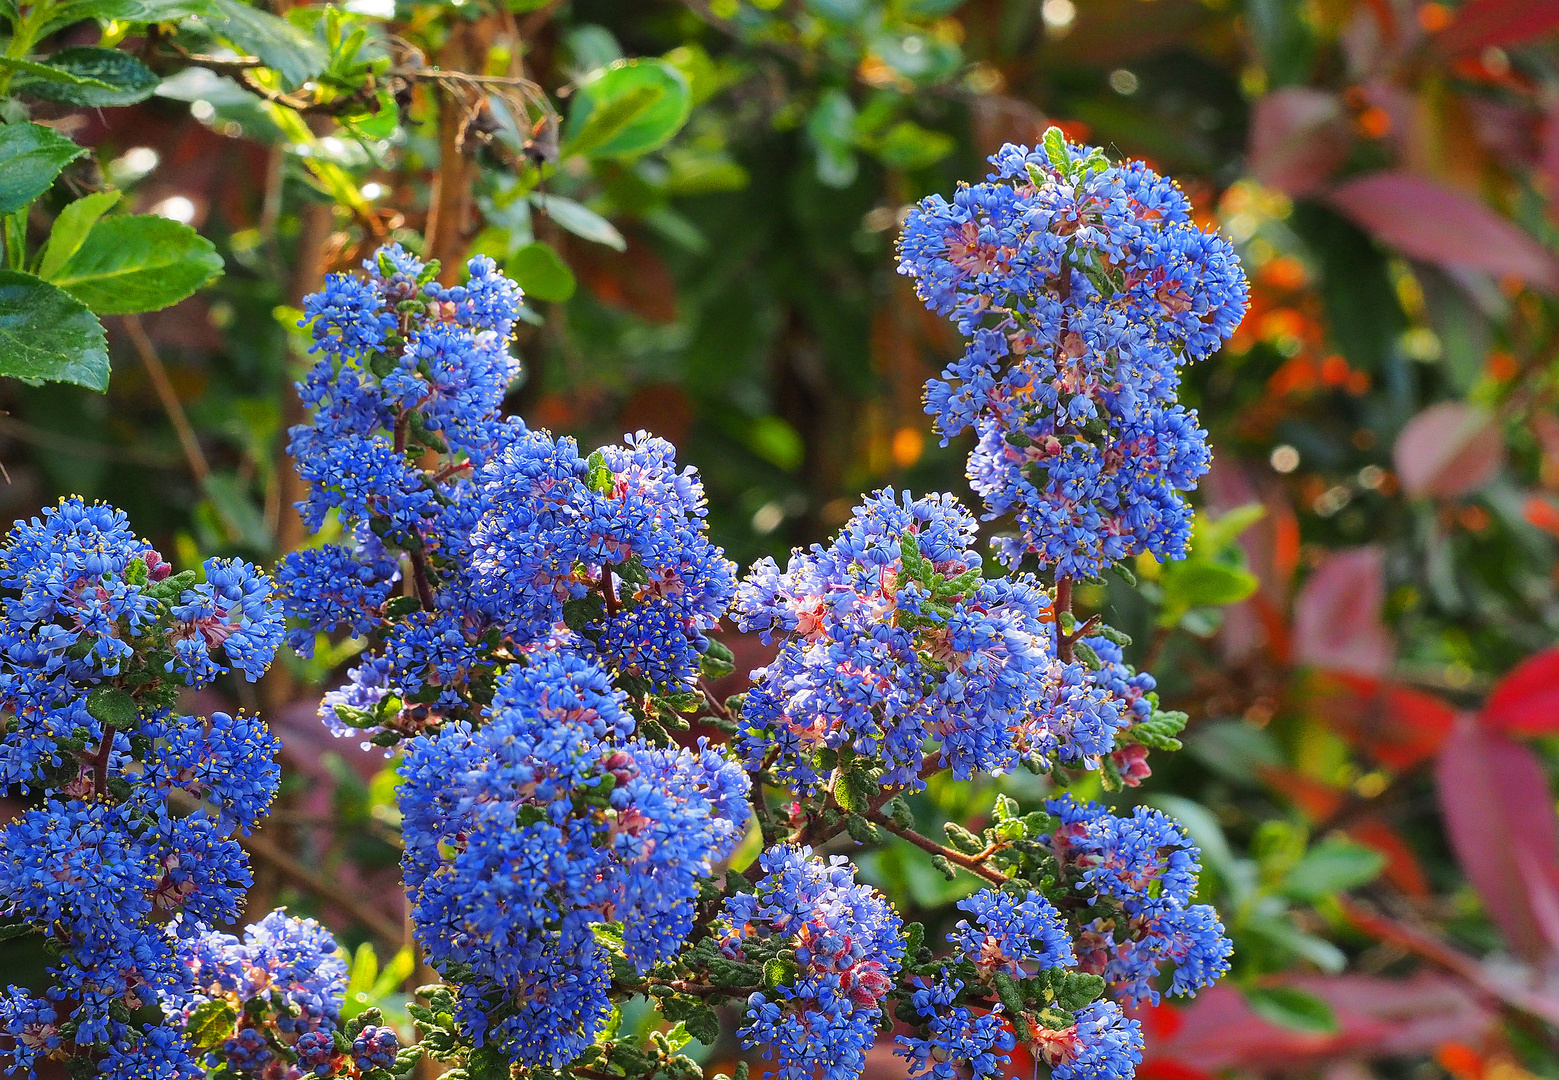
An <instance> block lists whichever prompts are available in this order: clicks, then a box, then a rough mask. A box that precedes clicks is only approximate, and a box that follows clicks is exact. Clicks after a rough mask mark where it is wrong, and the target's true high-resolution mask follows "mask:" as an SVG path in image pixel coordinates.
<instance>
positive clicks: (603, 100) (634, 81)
mask: <svg viewBox="0 0 1559 1080" xmlns="http://www.w3.org/2000/svg"><path fill="white" fill-rule="evenodd" d="M692 107H693V95H692V92H691V91H690V90H689V88H688V81H687V77H686V76H685V75H683V74H682V72H681V71H679V70H677V68H676V67H675V66H674V65H672V64H671V63H669V62H667V61H665V60H619V61H617V62H616V63H614V64H612V65H611V66H609V67H607V68H604V69H602V70H600V71H598V72H596V73H594V74H592V75H590V76H589V77H587V78H586V79H585V80H584V82H583V83H582V84H581V85H580V87H579V89H578V90H577V91H576V92H575V95H574V103H573V106H572V108H571V109H570V110H569V114H568V122H567V123H566V124H565V125H564V128H563V146H562V156H563V157H573V156H576V155H583V156H586V157H592V158H620V157H632V156H634V155H637V154H643V153H647V152H648V151H650V150H654V149H655V148H656V147H659V146H664V145H665V144H666V142H667V141H668V140H670V138H671V137H672V136H673V135H675V134H676V133H677V131H678V130H679V129H680V128H681V127H682V125H683V124H684V123H686V122H687V117H688V113H689V112H690V111H691V109H692Z"/></svg>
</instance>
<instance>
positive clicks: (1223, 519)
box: [1191, 503, 1267, 558]
mask: <svg viewBox="0 0 1559 1080" xmlns="http://www.w3.org/2000/svg"><path fill="white" fill-rule="evenodd" d="M1266 516H1267V508H1266V507H1265V506H1262V505H1261V504H1260V503H1246V504H1245V505H1244V506H1236V507H1235V508H1234V509H1233V510H1227V511H1225V512H1224V513H1222V514H1220V515H1218V516H1217V517H1210V516H1209V515H1207V514H1198V515H1197V518H1196V526H1195V530H1194V533H1195V534H1194V536H1193V537H1192V539H1191V546H1192V548H1193V549H1194V550H1195V551H1196V552H1197V554H1198V555H1201V556H1205V557H1207V558H1213V557H1216V556H1217V555H1219V554H1221V553H1222V552H1224V551H1225V550H1227V549H1228V548H1230V547H1232V546H1233V544H1234V542H1235V541H1236V540H1238V539H1239V538H1240V534H1241V533H1243V532H1244V531H1245V530H1246V529H1248V528H1250V527H1251V526H1252V525H1254V524H1256V522H1258V521H1260V520H1261V519H1262V518H1264V517H1266Z"/></svg>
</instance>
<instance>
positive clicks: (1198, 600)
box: [1159, 559, 1260, 626]
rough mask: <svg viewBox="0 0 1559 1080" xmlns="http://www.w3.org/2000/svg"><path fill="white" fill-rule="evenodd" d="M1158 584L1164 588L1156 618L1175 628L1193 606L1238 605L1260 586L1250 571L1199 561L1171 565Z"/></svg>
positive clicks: (1192, 560)
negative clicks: (1161, 603)
mask: <svg viewBox="0 0 1559 1080" xmlns="http://www.w3.org/2000/svg"><path fill="white" fill-rule="evenodd" d="M1160 582H1161V584H1162V585H1163V587H1164V608H1163V611H1162V612H1161V613H1160V615H1159V624H1160V625H1162V626H1173V625H1175V623H1177V622H1179V621H1180V617H1181V616H1182V615H1184V614H1185V613H1186V612H1187V611H1189V610H1191V609H1192V608H1195V607H1222V606H1223V605H1225V604H1235V603H1238V602H1239V601H1241V600H1244V599H1245V598H1246V597H1248V596H1250V595H1251V594H1252V593H1254V592H1255V591H1256V587H1257V586H1258V585H1259V584H1260V582H1259V581H1258V580H1257V579H1256V575H1255V574H1252V573H1251V572H1250V571H1249V570H1245V569H1242V568H1240V567H1237V566H1228V565H1226V564H1224V563H1218V562H1208V561H1205V560H1201V559H1189V560H1187V561H1185V562H1179V563H1170V564H1169V565H1168V566H1166V567H1165V568H1164V573H1163V577H1162V578H1161V579H1160Z"/></svg>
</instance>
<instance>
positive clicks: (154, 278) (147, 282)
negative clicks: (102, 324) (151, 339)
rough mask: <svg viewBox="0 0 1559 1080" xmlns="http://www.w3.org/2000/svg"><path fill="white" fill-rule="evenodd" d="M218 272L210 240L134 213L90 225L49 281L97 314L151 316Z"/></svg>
mask: <svg viewBox="0 0 1559 1080" xmlns="http://www.w3.org/2000/svg"><path fill="white" fill-rule="evenodd" d="M221 272H222V257H221V256H220V255H218V254H217V253H216V248H215V246H214V245H213V244H212V243H211V241H209V240H207V239H206V238H205V237H203V236H201V235H200V234H199V233H197V232H195V230H194V229H192V228H190V227H189V226H188V225H185V224H183V223H182V222H178V221H169V220H168V219H167V218H161V217H154V216H152V215H146V214H136V215H130V216H122V217H107V218H102V219H101V220H99V221H97V222H95V223H94V224H93V225H92V227H91V229H90V230H89V231H88V232H87V235H86V238H85V239H84V240H83V241H82V243H81V246H80V247H78V248H77V249H76V251H75V252H74V253H73V254H72V255H71V256H70V258H68V259H66V260H65V262H64V264H63V265H61V266H60V267H58V268H57V269H56V270H55V271H54V273H53V275H52V276H51V278H50V280H52V281H53V282H54V284H56V285H58V286H60V287H61V288H62V289H64V290H66V291H67V292H69V293H70V294H71V295H73V296H75V297H76V299H78V300H80V301H81V302H82V303H84V304H86V305H87V306H88V307H89V308H91V309H92V310H93V311H95V312H97V313H98V314H100V315H124V314H129V313H133V312H141V311H156V310H158V309H159V308H165V307H167V306H169V305H170V304H175V303H178V302H179V301H180V300H183V299H184V298H185V297H186V296H189V295H190V294H191V293H193V292H194V291H195V290H196V289H198V288H200V287H201V286H202V285H205V284H206V283H207V282H209V281H211V280H212V279H213V278H215V277H216V276H217V275H218V274H220V273H221Z"/></svg>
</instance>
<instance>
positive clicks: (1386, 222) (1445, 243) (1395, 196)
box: [1328, 172, 1559, 292]
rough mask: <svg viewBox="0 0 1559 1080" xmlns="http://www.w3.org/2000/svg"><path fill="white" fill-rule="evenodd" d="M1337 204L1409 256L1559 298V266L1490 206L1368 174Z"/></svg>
mask: <svg viewBox="0 0 1559 1080" xmlns="http://www.w3.org/2000/svg"><path fill="white" fill-rule="evenodd" d="M1328 198H1329V199H1330V200H1331V202H1332V203H1333V205H1335V206H1336V207H1337V209H1338V210H1340V211H1342V213H1344V214H1345V215H1347V216H1348V217H1350V218H1352V219H1353V220H1354V222H1356V223H1357V224H1358V225H1359V226H1361V227H1362V228H1363V229H1364V230H1365V231H1367V232H1369V233H1371V234H1372V235H1374V236H1375V237H1376V238H1377V239H1379V240H1380V241H1381V242H1382V243H1384V244H1387V245H1389V246H1391V247H1394V248H1396V249H1397V250H1399V251H1401V252H1402V253H1403V254H1404V255H1409V256H1412V257H1413V258H1415V259H1423V260H1425V261H1426V262H1432V263H1439V264H1441V265H1443V266H1452V267H1461V268H1465V269H1469V270H1484V271H1487V272H1488V273H1491V274H1500V275H1505V274H1509V275H1513V276H1515V277H1518V278H1520V279H1521V280H1523V281H1525V282H1527V283H1528V284H1530V285H1532V286H1534V287H1537V288H1540V289H1543V290H1545V291H1547V292H1559V263H1556V262H1555V260H1554V257H1553V256H1552V255H1550V254H1549V253H1548V251H1547V250H1545V249H1544V248H1543V246H1542V245H1541V244H1539V243H1538V242H1537V241H1536V240H1534V239H1533V238H1532V237H1531V236H1529V235H1528V234H1527V233H1525V232H1523V231H1522V230H1521V229H1520V228H1518V227H1517V226H1516V225H1515V224H1513V223H1512V222H1511V221H1509V220H1508V219H1506V218H1503V217H1501V216H1500V215H1498V214H1496V213H1495V212H1494V211H1493V210H1490V209H1489V208H1488V207H1487V206H1485V205H1484V204H1483V203H1481V202H1479V201H1478V200H1477V199H1475V198H1473V197H1472V196H1470V195H1465V194H1463V193H1462V192H1460V191H1457V190H1455V189H1454V188H1448V187H1446V186H1444V185H1442V184H1439V183H1436V182H1435V181H1433V180H1428V179H1425V178H1424V177H1421V176H1415V175H1414V174H1412V173H1407V172H1375V173H1368V174H1366V175H1364V176H1361V177H1359V178H1358V179H1356V180H1349V181H1348V182H1346V183H1344V184H1340V185H1339V186H1337V187H1336V188H1333V189H1332V191H1331V194H1330V195H1329V196H1328Z"/></svg>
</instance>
